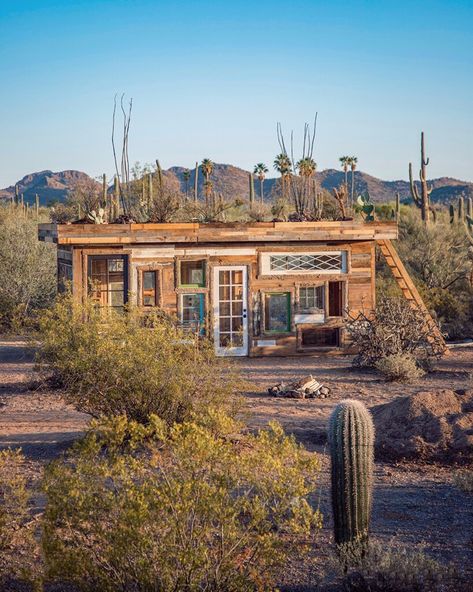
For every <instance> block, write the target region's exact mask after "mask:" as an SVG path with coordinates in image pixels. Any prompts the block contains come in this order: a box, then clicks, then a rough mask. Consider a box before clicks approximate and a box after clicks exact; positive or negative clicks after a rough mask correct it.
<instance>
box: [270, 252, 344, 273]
mask: <svg viewBox="0 0 473 592" xmlns="http://www.w3.org/2000/svg"><path fill="white" fill-rule="evenodd" d="M343 257H344V255H343V252H340V251H333V252H330V253H314V254H312V255H303V254H294V255H284V254H281V255H276V254H274V255H269V269H270V270H271V271H275V272H277V271H285V272H294V273H297V272H298V271H335V272H338V273H340V272H341V271H342V270H343Z"/></svg>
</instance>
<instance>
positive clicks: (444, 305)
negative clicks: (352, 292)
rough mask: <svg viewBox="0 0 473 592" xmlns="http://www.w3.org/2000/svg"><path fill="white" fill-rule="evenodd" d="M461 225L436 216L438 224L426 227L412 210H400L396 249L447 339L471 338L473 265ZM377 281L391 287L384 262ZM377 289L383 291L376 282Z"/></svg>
mask: <svg viewBox="0 0 473 592" xmlns="http://www.w3.org/2000/svg"><path fill="white" fill-rule="evenodd" d="M468 246H469V242H468V240H467V238H466V235H465V229H464V227H463V224H461V223H460V224H450V223H449V219H448V216H443V215H441V213H438V215H437V223H433V224H431V225H429V226H425V225H424V224H423V223H422V221H421V220H420V216H419V214H418V212H417V210H416V209H415V208H412V207H408V206H403V207H402V208H401V218H400V222H399V240H398V241H397V242H396V249H397V250H398V252H399V255H400V257H401V259H402V261H403V262H404V264H405V265H406V268H407V270H408V272H409V274H410V276H411V277H412V279H413V280H414V282H415V284H416V285H417V287H418V289H419V291H420V292H421V295H422V298H423V299H424V302H425V304H426V306H427V307H428V308H429V310H431V311H434V313H435V315H436V317H437V320H438V322H439V323H440V326H441V328H442V331H445V333H447V335H448V337H449V338H450V339H457V338H464V337H471V336H472V335H473V307H472V302H473V286H472V284H471V277H470V276H471V270H472V262H471V260H470V259H469V257H468ZM377 272H378V274H379V275H378V278H381V277H383V278H386V280H387V281H388V282H389V284H393V281H392V279H391V278H392V274H391V272H390V270H389V269H388V267H387V265H386V264H385V262H384V260H383V259H380V261H379V265H378V269H377ZM377 287H378V288H383V287H385V286H383V285H382V283H380V282H379V281H378V284H377Z"/></svg>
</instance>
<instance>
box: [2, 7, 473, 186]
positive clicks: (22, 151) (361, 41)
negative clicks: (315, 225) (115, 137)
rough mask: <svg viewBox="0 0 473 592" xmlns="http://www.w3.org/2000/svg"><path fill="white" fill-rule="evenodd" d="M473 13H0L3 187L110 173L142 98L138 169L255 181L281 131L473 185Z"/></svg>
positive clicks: (328, 154)
mask: <svg viewBox="0 0 473 592" xmlns="http://www.w3.org/2000/svg"><path fill="white" fill-rule="evenodd" d="M472 31H473V2H472V1H471V0H468V1H456V2H455V1H454V2H446V1H444V2H438V1H435V0H431V1H430V2H423V1H418V2H416V1H415V0H412V1H398V2H389V3H388V2H374V1H364V2H361V1H353V2H343V1H341V2H330V1H327V0H325V1H324V2H322V1H318V0H312V1H302V0H296V1H293V2H287V0H286V1H284V2H281V1H279V0H277V1H272V2H267V1H265V0H263V1H260V2H258V3H253V2H247V1H240V2H238V1H233V2H231V3H230V2H223V1H222V2H217V1H215V2H210V1H205V0H203V1H201V2H191V1H181V2H172V1H167V2H162V1H158V0H155V1H153V2H151V1H142V0H135V1H131V0H113V1H111V0H109V1H100V0H95V1H90V0H82V1H78V0H71V1H68V2H65V1H62V2H61V1H59V0H56V1H52V0H45V1H41V2H40V1H21V0H18V1H15V2H13V1H12V2H10V1H5V0H0V71H1V80H2V83H3V84H2V92H1V95H0V113H1V115H2V117H1V120H2V140H1V143H0V162H1V166H0V187H3V186H6V185H9V184H11V183H13V182H15V181H16V180H17V179H19V178H20V177H22V176H23V175H25V174H27V173H29V172H32V171H38V170H42V169H52V170H63V169H67V168H74V169H79V170H84V171H86V172H88V173H89V174H92V175H98V174H100V173H102V172H106V173H107V174H108V175H111V174H112V173H113V160H112V152H111V147H110V124H111V113H112V107H113V97H114V94H115V93H117V92H118V93H121V92H124V93H126V95H127V96H128V97H133V101H134V111H133V119H132V128H131V133H130V147H129V151H130V159H131V161H132V163H133V162H134V161H141V162H153V161H154V159H155V158H159V159H160V161H161V163H162V165H163V166H164V167H168V166H171V165H176V164H179V165H182V166H188V167H191V166H193V165H194V163H195V161H196V160H201V159H202V158H204V157H209V158H211V159H212V160H214V161H216V162H229V163H232V164H235V165H238V166H242V167H245V168H249V167H251V166H253V165H254V164H255V163H256V162H260V161H263V162H266V163H267V164H268V165H270V164H271V163H272V161H273V158H274V155H275V154H276V153H277V152H278V144H277V138H276V130H275V128H276V122H277V121H281V122H282V124H283V127H284V129H285V130H286V131H287V134H289V132H290V130H291V129H294V132H295V137H296V141H297V140H298V139H300V138H301V133H302V127H303V124H304V122H305V121H309V120H312V118H313V115H314V112H315V111H318V113H319V126H318V136H317V141H316V151H315V158H316V161H317V162H318V164H319V168H327V167H336V166H338V157H339V156H340V155H342V154H354V155H356V156H358V160H359V166H360V168H361V169H362V170H364V171H366V172H368V173H370V174H373V175H375V176H379V177H382V178H386V179H395V178H406V177H407V166H408V162H409V160H413V162H414V163H415V165H414V166H415V168H417V162H418V158H419V155H418V144H419V136H420V131H421V130H424V131H425V133H426V142H427V148H428V153H429V155H430V158H431V165H430V167H429V174H430V176H431V177H437V176H444V175H445V176H454V177H458V178H461V179H466V180H473V164H472V163H473V117H472V109H473V42H472V37H471V35H472V33H471V32H472Z"/></svg>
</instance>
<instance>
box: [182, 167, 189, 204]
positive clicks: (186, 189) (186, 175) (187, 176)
mask: <svg viewBox="0 0 473 592" xmlns="http://www.w3.org/2000/svg"><path fill="white" fill-rule="evenodd" d="M182 177H183V179H184V186H185V191H186V200H187V199H189V181H190V178H191V172H190V170H189V169H186V170H185V171H184V172H183V173H182Z"/></svg>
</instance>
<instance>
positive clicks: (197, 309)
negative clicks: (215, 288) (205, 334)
mask: <svg viewBox="0 0 473 592" xmlns="http://www.w3.org/2000/svg"><path fill="white" fill-rule="evenodd" d="M180 315H181V316H180V318H181V322H182V323H183V324H184V325H187V326H188V327H189V326H190V327H191V328H193V329H195V330H199V329H200V330H201V331H203V325H204V295H203V294H182V296H181V311H180Z"/></svg>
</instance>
